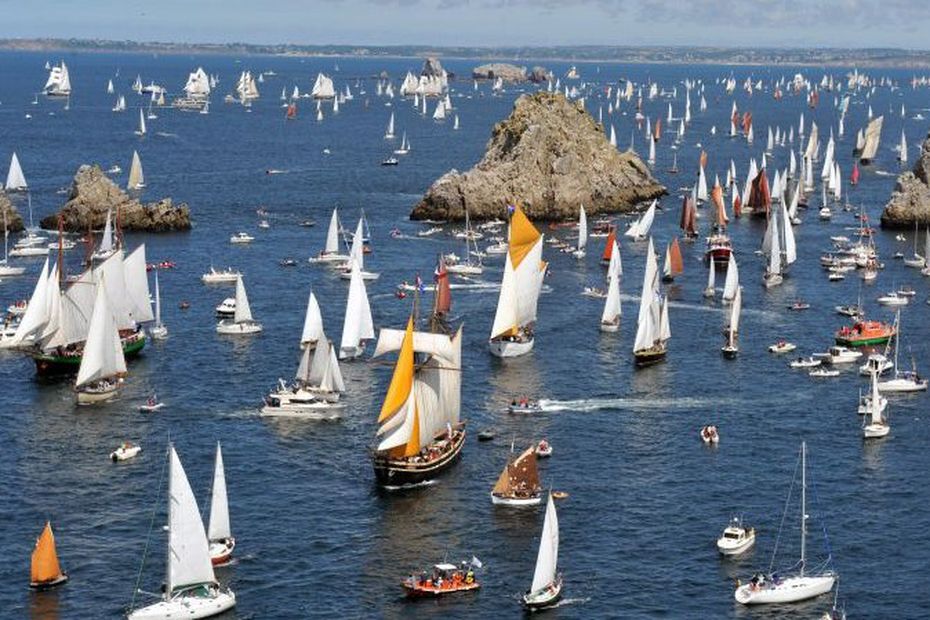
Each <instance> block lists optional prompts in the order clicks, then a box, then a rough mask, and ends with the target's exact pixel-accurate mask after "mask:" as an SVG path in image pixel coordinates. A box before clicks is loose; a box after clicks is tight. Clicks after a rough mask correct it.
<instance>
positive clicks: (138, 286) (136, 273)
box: [107, 243, 155, 323]
mask: <svg viewBox="0 0 930 620" xmlns="http://www.w3.org/2000/svg"><path fill="white" fill-rule="evenodd" d="M123 281H124V283H125V288H124V292H125V295H126V307H127V308H128V309H129V317H130V318H131V319H132V320H133V321H135V322H136V323H145V322H148V321H151V320H153V319H154V318H155V317H154V316H153V315H152V302H151V301H149V300H150V299H151V296H150V293H149V279H148V274H147V272H146V262H145V244H144V243H143V244H142V245H140V246H139V247H137V248H136V249H135V250H133V251H132V253H131V254H130V255H129V256H127V257H126V258H125V260H123ZM107 286H109V283H107Z"/></svg>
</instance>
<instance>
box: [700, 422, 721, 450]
mask: <svg viewBox="0 0 930 620" xmlns="http://www.w3.org/2000/svg"><path fill="white" fill-rule="evenodd" d="M701 441H703V442H704V443H706V444H714V445H716V444H718V443H720V434H719V433H718V432H717V427H716V426H714V425H712V424H711V425H707V426H704V427H703V428H701Z"/></svg>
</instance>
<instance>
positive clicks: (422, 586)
mask: <svg viewBox="0 0 930 620" xmlns="http://www.w3.org/2000/svg"><path fill="white" fill-rule="evenodd" d="M400 585H401V587H402V588H403V589H404V593H405V594H406V595H407V597H408V598H438V597H441V596H447V595H449V594H461V593H463V592H475V591H477V590H478V589H479V588H480V587H481V584H480V583H478V580H477V579H476V578H475V571H474V569H473V568H472V563H468V562H462V565H461V566H456V565H455V564H449V563H442V564H436V565H435V566H433V569H432V571H431V572H427V571H425V570H424V571H422V572H421V573H420V574H416V575H410V576H409V577H406V578H405V579H403V580H402V581H401V582H400Z"/></svg>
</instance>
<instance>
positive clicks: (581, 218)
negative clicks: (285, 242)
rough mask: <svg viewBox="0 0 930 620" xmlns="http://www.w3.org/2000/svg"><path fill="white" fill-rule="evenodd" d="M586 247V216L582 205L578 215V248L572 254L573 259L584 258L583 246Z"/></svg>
mask: <svg viewBox="0 0 930 620" xmlns="http://www.w3.org/2000/svg"><path fill="white" fill-rule="evenodd" d="M587 245H588V216H587V215H586V214H585V211H584V205H581V210H580V212H579V214H578V247H577V249H575V251H574V252H572V256H574V257H575V258H584V256H585V251H584V250H585V246H587Z"/></svg>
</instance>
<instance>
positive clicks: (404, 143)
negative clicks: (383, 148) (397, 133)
mask: <svg viewBox="0 0 930 620" xmlns="http://www.w3.org/2000/svg"><path fill="white" fill-rule="evenodd" d="M409 152H410V141H409V140H407V132H406V131H405V132H404V133H403V136H402V137H401V139H400V148H397V149H394V154H395V155H406V154H407V153H409Z"/></svg>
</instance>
